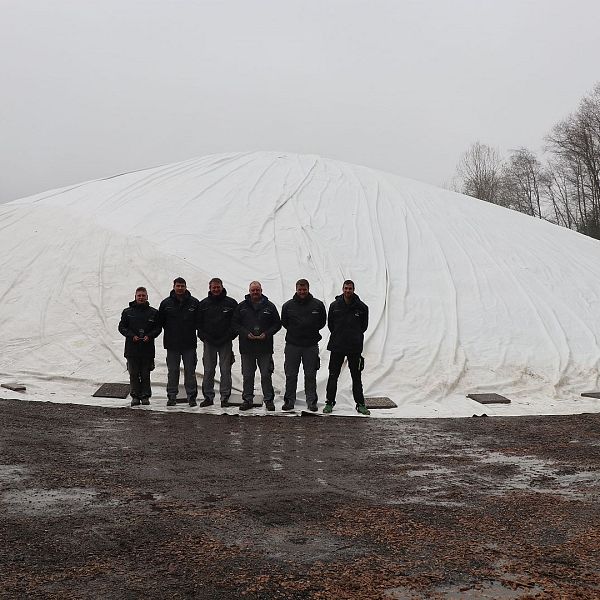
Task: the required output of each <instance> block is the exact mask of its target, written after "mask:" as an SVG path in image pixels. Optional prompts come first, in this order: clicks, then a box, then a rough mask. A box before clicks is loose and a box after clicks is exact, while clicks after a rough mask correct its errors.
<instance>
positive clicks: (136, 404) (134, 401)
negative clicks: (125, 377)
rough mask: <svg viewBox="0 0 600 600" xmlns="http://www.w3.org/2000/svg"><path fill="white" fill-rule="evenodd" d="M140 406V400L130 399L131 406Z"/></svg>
mask: <svg viewBox="0 0 600 600" xmlns="http://www.w3.org/2000/svg"><path fill="white" fill-rule="evenodd" d="M139 405H140V399H139V398H132V399H131V406H139Z"/></svg>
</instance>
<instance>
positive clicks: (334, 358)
mask: <svg viewBox="0 0 600 600" xmlns="http://www.w3.org/2000/svg"><path fill="white" fill-rule="evenodd" d="M342 292H343V293H342V294H341V295H340V296H336V298H335V301H334V302H332V303H331V305H330V306H329V313H328V315H327V326H328V327H329V331H330V332H331V336H330V337H329V344H327V350H330V351H331V355H330V357H329V378H328V380H327V401H326V404H325V408H323V412H324V413H330V412H331V411H332V410H333V406H334V404H335V395H336V393H337V382H338V377H339V376H340V371H341V370H342V364H343V363H344V357H347V358H348V367H349V369H350V376H351V377H352V396H353V397H354V402H356V410H357V411H358V412H359V413H361V414H363V415H368V414H370V412H369V410H368V409H367V407H366V406H365V397H364V395H363V386H362V380H361V372H362V370H363V367H364V359H363V357H362V356H361V352H362V349H363V341H364V337H365V336H364V333H365V331H366V330H367V327H368V325H369V307H368V306H367V305H366V304H365V303H364V302H361V300H360V298H359V297H358V296H357V295H356V294H355V293H354V282H353V281H350V280H349V279H347V280H346V281H344V285H343V287H342Z"/></svg>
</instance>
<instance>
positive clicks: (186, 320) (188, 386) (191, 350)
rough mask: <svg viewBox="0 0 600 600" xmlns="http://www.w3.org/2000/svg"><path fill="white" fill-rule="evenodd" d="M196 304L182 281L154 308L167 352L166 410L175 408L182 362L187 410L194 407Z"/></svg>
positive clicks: (195, 300) (179, 278)
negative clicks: (171, 407)
mask: <svg viewBox="0 0 600 600" xmlns="http://www.w3.org/2000/svg"><path fill="white" fill-rule="evenodd" d="M199 308H200V302H199V301H198V299H197V298H194V297H193V296H192V295H191V294H190V292H189V291H188V289H187V284H186V282H185V279H184V278H183V277H177V278H176V279H175V280H174V281H173V290H172V291H171V294H170V296H169V297H168V298H165V299H164V300H163V301H162V302H161V303H160V306H159V307H158V314H159V318H160V324H161V326H162V328H163V329H164V337H163V344H164V346H165V348H166V350H167V370H168V376H167V406H175V405H176V404H177V401H176V399H177V392H178V391H179V365H180V364H181V362H182V361H183V383H184V385H185V393H186V395H187V399H188V403H189V405H190V406H196V405H197V402H196V398H197V396H198V382H197V381H196V364H197V362H198V357H197V355H196V347H197V345H198V338H197V337H196V332H197V330H198V312H199Z"/></svg>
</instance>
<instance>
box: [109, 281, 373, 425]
mask: <svg viewBox="0 0 600 600" xmlns="http://www.w3.org/2000/svg"><path fill="white" fill-rule="evenodd" d="M368 323H369V309H368V307H367V305H366V304H365V303H364V302H362V301H361V300H360V298H359V297H358V296H357V294H356V293H355V291H354V283H353V282H352V281H350V280H346V281H344V284H343V286H342V294H340V295H339V296H336V299H335V300H334V301H333V302H332V303H331V305H330V306H329V311H328V312H326V311H325V305H324V304H323V302H321V300H318V299H317V298H315V297H314V296H313V295H312V294H311V293H310V286H309V283H308V281H307V280H306V279H299V280H298V281H297V282H296V293H295V294H294V296H293V297H292V298H291V299H290V300H288V301H287V302H286V303H285V304H284V305H283V306H282V307H281V316H280V315H279V312H278V310H277V307H276V306H275V305H274V304H273V303H272V302H271V301H270V300H269V299H268V298H267V296H265V295H264V294H263V292H262V286H261V284H260V282H258V281H252V282H251V283H250V285H249V288H248V294H247V295H246V297H245V299H244V300H243V301H242V302H240V303H238V302H236V301H235V300H234V299H233V298H231V297H230V296H228V295H227V290H226V289H225V288H224V287H223V282H222V280H221V279H219V278H218V277H214V278H213V279H211V280H210V282H209V284H208V295H207V297H206V298H204V299H203V300H198V299H197V298H195V297H194V296H192V295H191V293H190V292H189V290H188V289H187V284H186V281H185V279H183V277H177V278H176V279H175V280H174V281H173V289H172V291H171V293H170V295H169V296H168V297H167V298H165V299H164V300H163V301H162V302H161V303H160V306H159V308H158V310H157V309H155V308H153V307H151V306H150V304H149V302H148V292H147V290H146V288H144V287H138V288H137V289H136V291H135V296H134V300H133V301H132V302H130V303H129V306H128V307H127V308H125V310H123V312H122V314H121V320H120V322H119V331H120V332H121V334H123V335H124V336H125V358H126V359H127V370H128V371H129V379H130V384H131V389H130V394H131V398H132V400H131V405H132V406H139V405H140V404H150V397H151V395H152V391H151V387H150V373H151V371H152V370H153V369H154V357H155V348H154V340H155V339H156V338H157V337H158V336H159V335H160V334H161V332H164V335H163V344H164V347H165V349H166V351H167V372H168V375H167V406H175V404H176V403H177V394H178V390H179V374H180V365H181V363H183V374H184V375H183V377H184V387H185V391H186V395H187V402H188V404H189V405H190V406H197V397H198V383H197V379H196V365H197V362H198V359H197V345H198V339H200V340H201V341H202V343H203V354H202V364H203V368H204V373H203V379H202V396H203V399H202V401H201V402H200V406H201V407H207V406H212V405H213V404H214V402H215V373H216V367H217V363H218V365H219V370H220V375H221V378H220V383H219V393H220V402H221V406H222V407H228V406H230V402H229V399H230V396H231V367H232V365H233V363H234V360H235V356H234V353H233V340H234V339H235V338H236V337H238V338H239V352H240V356H241V366H242V380H243V390H242V404H241V406H240V408H239V409H240V410H241V411H246V410H250V409H252V408H253V406H254V404H253V401H254V378H255V374H256V368H257V367H258V370H259V372H260V382H261V388H262V392H263V399H264V404H265V408H266V409H267V410H268V411H274V410H275V391H274V389H273V383H272V374H273V370H274V362H273V338H274V336H275V334H276V333H277V332H278V331H279V330H280V329H281V327H282V326H283V327H284V328H285V329H286V336H285V350H284V357H285V360H284V373H285V393H284V397H283V400H284V402H283V407H282V410H284V411H291V410H294V406H295V403H296V391H297V387H298V372H299V370H300V364H302V367H303V370H304V390H305V394H306V404H307V407H308V409H309V410H310V411H313V412H316V411H317V409H318V408H317V403H318V396H317V371H318V370H319V367H320V358H319V341H320V340H321V333H320V331H321V329H323V327H325V325H327V326H328V328H329V331H330V337H329V343H328V345H327V349H328V350H329V351H330V357H329V377H328V380H327V391H326V402H325V406H324V408H323V412H324V413H330V412H332V410H333V407H334V405H335V397H336V393H337V382H338V378H339V375H340V372H341V369H342V365H343V363H344V359H347V361H348V367H349V369H350V375H351V377H352V395H353V397H354V402H355V403H356V410H357V411H358V412H359V413H361V414H364V415H368V414H369V410H368V409H367V407H366V406H365V398H364V394H363V386H362V377H361V372H362V370H363V368H364V359H363V357H362V349H363V341H364V333H365V331H366V329H367V326H368Z"/></svg>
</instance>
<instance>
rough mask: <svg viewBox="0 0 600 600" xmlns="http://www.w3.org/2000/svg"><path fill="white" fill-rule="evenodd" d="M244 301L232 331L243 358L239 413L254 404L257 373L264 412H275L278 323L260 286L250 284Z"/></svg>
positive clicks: (238, 310) (256, 282)
mask: <svg viewBox="0 0 600 600" xmlns="http://www.w3.org/2000/svg"><path fill="white" fill-rule="evenodd" d="M248 292H249V293H248V294H247V295H246V298H245V300H243V301H242V302H240V303H239V304H238V306H237V308H236V309H235V312H234V313H233V328H234V329H235V331H236V332H237V333H238V334H239V336H240V337H239V344H240V356H241V358H242V379H243V390H242V401H243V402H242V405H241V406H240V410H249V409H251V408H252V406H253V400H254V374H255V373H256V367H257V366H258V370H259V371H260V384H261V387H262V392H263V398H264V400H265V408H266V409H267V410H269V411H272V410H275V390H274V389H273V382H272V374H273V370H274V365H273V336H274V335H275V334H276V333H277V332H278V331H279V330H280V329H281V319H280V318H279V313H278V312H277V308H276V307H275V305H274V304H273V303H272V302H270V301H269V299H268V298H267V297H266V296H263V293H262V286H261V285H260V282H258V281H253V282H251V283H250V286H249V288H248Z"/></svg>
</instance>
